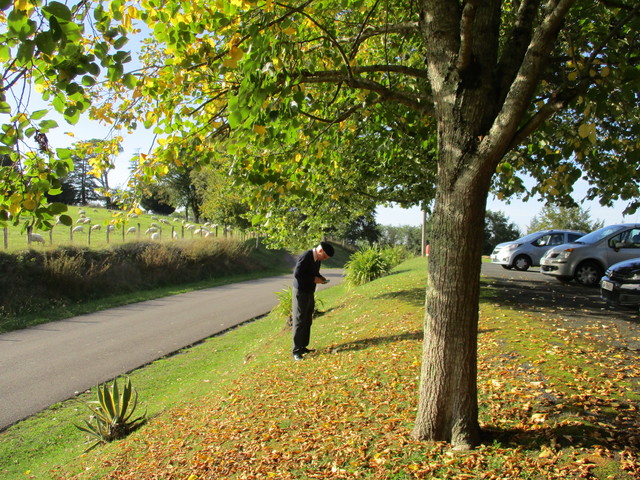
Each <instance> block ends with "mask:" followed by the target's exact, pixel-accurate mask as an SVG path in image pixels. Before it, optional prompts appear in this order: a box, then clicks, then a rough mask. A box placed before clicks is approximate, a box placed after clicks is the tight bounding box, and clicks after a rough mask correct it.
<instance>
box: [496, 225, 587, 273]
mask: <svg viewBox="0 0 640 480" xmlns="http://www.w3.org/2000/svg"><path fill="white" fill-rule="evenodd" d="M583 235H584V232H576V231H574V230H540V231H539V232H534V233H530V234H529V235H527V236H526V237H522V238H520V239H518V240H514V241H513V242H505V243H499V244H498V245H496V246H495V248H494V249H493V252H492V253H491V262H492V263H497V264H499V265H502V266H503V267H504V268H506V269H509V270H510V269H512V268H515V269H516V270H522V271H524V270H528V269H529V267H537V266H538V265H540V259H541V258H542V256H543V255H544V254H545V253H546V252H547V250H549V249H550V248H551V247H553V246H554V245H562V244H563V243H567V242H573V241H575V240H577V239H578V238H580V237H582V236H583Z"/></svg>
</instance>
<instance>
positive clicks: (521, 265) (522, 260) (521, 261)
mask: <svg viewBox="0 0 640 480" xmlns="http://www.w3.org/2000/svg"><path fill="white" fill-rule="evenodd" d="M513 266H514V267H515V269H516V270H520V271H521V272H524V271H525V270H529V267H530V266H531V260H529V257H527V256H526V255H519V256H517V257H516V259H515V260H514V261H513Z"/></svg>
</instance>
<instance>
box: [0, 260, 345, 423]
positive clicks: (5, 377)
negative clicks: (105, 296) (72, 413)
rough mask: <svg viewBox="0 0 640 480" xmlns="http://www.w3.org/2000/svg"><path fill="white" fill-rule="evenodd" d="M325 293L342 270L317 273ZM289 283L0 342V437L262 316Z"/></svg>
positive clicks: (135, 310)
mask: <svg viewBox="0 0 640 480" xmlns="http://www.w3.org/2000/svg"><path fill="white" fill-rule="evenodd" d="M322 274H323V275H324V276H326V277H327V278H329V279H330V280H331V283H329V284H328V285H326V286H325V285H322V286H320V288H326V287H328V286H330V285H337V284H339V283H340V282H341V281H342V270H340V269H322ZM292 281H293V276H292V275H283V276H279V277H270V278H264V279H260V280H251V281H246V282H240V283H235V284H231V285H225V286H220V287H214V288H208V289H204V290H198V291H194V292H189V293H184V294H179V295H173V296H170V297H164V298H159V299H156V300H149V301H145V302H140V303H135V304H131V305H125V306H122V307H117V308H112V309H109V310H104V311H101V312H96V313H92V314H89V315H82V316H78V317H73V318H69V319H66V320H61V321H57V322H51V323H46V324H42V325H39V326H36V327H32V328H27V329H24V330H17V331H14V332H9V333H5V334H2V335H0V430H4V429H5V428H7V427H8V426H10V425H12V424H14V423H16V422H17V421H19V420H22V419H24V418H26V417H28V416H30V415H33V414H35V413H37V412H39V411H41V410H43V409H45V408H47V407H49V406H51V405H53V404H55V403H58V402H61V401H63V400H67V399H69V398H72V397H73V396H75V395H76V394H77V393H78V392H83V391H85V390H88V389H90V388H91V387H93V386H95V385H97V384H100V383H103V382H105V381H107V380H111V379H112V378H115V377H117V376H118V375H121V374H124V373H127V372H130V371H132V370H135V369H136V368H139V367H141V366H143V365H146V364H148V363H150V362H152V361H154V360H156V359H158V358H161V357H163V356H166V355H168V354H170V353H173V352H176V351H178V350H180V349H182V348H184V347H187V346H189V345H192V344H194V343H196V342H199V341H201V340H203V339H205V338H208V337H211V336H213V335H217V334H220V333H221V332H224V331H225V330H228V329H229V328H232V327H235V326H237V325H240V324H242V323H244V322H247V321H249V320H252V319H255V318H257V317H259V316H261V315H264V314H266V313H268V312H269V311H270V310H271V309H272V308H273V307H274V306H275V305H276V304H277V303H278V299H277V296H276V295H275V292H279V291H281V290H282V289H284V288H286V287H288V286H291V284H292Z"/></svg>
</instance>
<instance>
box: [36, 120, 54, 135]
mask: <svg viewBox="0 0 640 480" xmlns="http://www.w3.org/2000/svg"><path fill="white" fill-rule="evenodd" d="M57 127H58V123H57V122H56V121H55V120H43V121H42V122H40V131H41V132H42V133H47V132H48V131H49V130H51V129H52V128H57Z"/></svg>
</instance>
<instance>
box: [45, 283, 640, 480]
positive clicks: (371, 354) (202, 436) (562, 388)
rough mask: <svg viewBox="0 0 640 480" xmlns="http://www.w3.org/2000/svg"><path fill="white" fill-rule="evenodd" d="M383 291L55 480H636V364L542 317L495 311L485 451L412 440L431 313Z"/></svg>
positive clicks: (484, 354) (483, 359)
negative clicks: (296, 353) (318, 344)
mask: <svg viewBox="0 0 640 480" xmlns="http://www.w3.org/2000/svg"><path fill="white" fill-rule="evenodd" d="M396 277H397V276H396ZM388 281H390V280H388ZM393 281H394V282H398V280H397V278H396V279H394V280H393ZM412 281H415V280H412ZM377 282H378V283H377V285H383V286H384V288H382V289H381V290H385V291H387V294H380V291H381V290H377V291H376V292H377V293H375V294H372V293H371V292H373V291H375V289H374V286H369V288H366V287H364V288H361V289H358V290H356V291H355V292H354V293H352V294H351V296H346V297H345V299H343V300H341V302H342V303H341V305H339V306H336V307H335V308H332V309H331V310H330V311H329V312H328V313H326V314H325V315H323V316H322V317H321V318H320V319H318V320H317V321H316V322H315V323H314V327H313V329H314V330H313V335H314V337H316V338H319V339H322V340H323V341H325V343H324V344H323V345H322V348H320V349H319V350H318V351H317V352H315V353H314V354H312V355H311V356H310V357H309V358H308V359H306V360H305V361H303V362H296V363H294V362H292V361H290V360H289V358H288V355H286V354H285V353H283V352H284V351H286V350H284V349H286V347H285V342H284V341H282V340H280V341H275V342H273V350H270V351H265V352H261V353H260V355H268V356H271V358H272V360H271V361H270V362H269V363H267V364H265V365H266V366H264V367H262V368H260V369H256V370H255V371H254V372H253V373H250V374H247V375H245V376H243V377H242V378H238V379H237V381H236V382H235V383H234V385H233V387H232V388H231V389H230V390H229V391H228V393H227V394H226V395H224V396H209V397H207V398H205V399H203V400H201V401H199V402H197V403H195V402H194V403H187V404H185V405H182V406H180V407H179V408H174V409H172V410H170V411H168V412H167V413H166V414H164V415H162V416H160V417H158V418H156V419H155V420H153V421H151V422H150V423H149V425H147V426H146V427H145V428H143V429H142V430H140V431H139V432H137V433H136V434H134V435H133V436H131V437H130V438H129V439H126V440H124V441H121V442H120V443H119V444H118V448H117V449H115V450H111V451H110V452H109V453H108V454H105V455H100V454H91V455H87V456H85V457H84V458H83V459H82V463H83V466H82V471H81V472H80V473H76V474H75V475H73V474H69V473H68V472H65V471H64V470H60V471H59V472H58V477H57V478H65V479H67V478H75V479H85V478H104V479H118V480H127V479H136V480H148V479H157V478H162V479H165V480H172V479H180V480H196V479H265V478H278V479H302V478H331V479H342V478H344V479H352V478H354V479H355V478H363V479H413V478H418V479H419V478H434V479H436V478H438V479H480V478H482V479H515V478H517V479H527V478H529V479H556V478H557V479H560V478H562V479H580V478H587V479H589V478H598V479H600V478H601V479H621V480H624V479H633V478H639V475H640V460H639V457H638V451H639V449H640V441H639V440H638V430H637V425H638V424H640V414H639V412H638V391H637V389H635V387H637V384H635V387H634V384H633V382H631V381H628V380H629V379H630V377H631V376H633V375H634V374H635V373H634V372H633V371H631V370H629V368H630V362H623V364H624V365H623V364H618V363H615V362H606V360H607V359H610V358H611V356H612V355H613V356H614V358H616V357H615V355H616V354H618V353H619V352H617V353H614V352H611V351H608V350H607V349H606V348H604V349H600V348H596V346H593V345H591V344H590V343H587V342H585V341H584V338H582V337H580V338H575V337H574V336H573V335H572V334H568V332H562V331H557V330H553V329H552V330H553V331H551V332H550V333H549V332H546V333H545V335H537V334H538V333H539V332H540V330H539V329H540V328H542V327H541V326H542V325H543V322H542V320H541V316H540V315H539V314H537V313H533V314H529V313H527V314H522V313H521V312H516V311H512V310H509V309H504V308H502V307H499V306H498V307H495V306H491V305H488V304H486V303H485V304H483V306H482V309H481V321H480V334H479V376H478V385H479V402H480V406H481V410H480V421H481V423H482V426H483V430H484V432H485V434H486V438H485V442H484V443H483V445H481V446H480V447H478V448H477V449H475V450H473V451H470V452H463V453H458V452H455V453H454V452H452V451H451V450H450V449H449V448H448V445H447V444H444V443H435V442H417V441H415V440H414V439H413V438H412V437H411V435H410V434H411V428H412V424H413V421H414V420H415V414H416V409H415V406H416V404H417V392H418V382H419V372H420V359H421V351H422V350H421V347H422V339H421V325H422V315H423V310H422V309H421V308H420V307H418V306H416V305H412V306H411V308H410V309H409V310H407V302H406V298H403V297H402V296H401V295H389V294H388V292H389V291H390V290H393V288H396V289H399V290H400V291H401V290H402V289H406V288H410V287H411V285H406V284H403V283H392V284H391V285H394V287H393V288H390V287H389V286H388V285H389V284H386V283H385V280H384V279H381V280H379V281H377ZM374 283H376V282H374ZM414 285H415V284H414ZM353 298H357V299H358V302H357V304H353V303H349V302H350V299H353ZM545 321H546V319H545ZM544 324H545V325H546V323H544ZM278 349H283V351H281V352H279V351H278ZM586 360H589V362H587V361H586ZM558 372H564V373H566V372H568V376H565V377H563V376H559V375H558ZM621 372H622V373H621ZM636 373H637V372H636ZM620 375H623V378H621V377H620ZM568 379H571V380H570V381H569V380H568ZM76 471H77V470H76Z"/></svg>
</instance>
